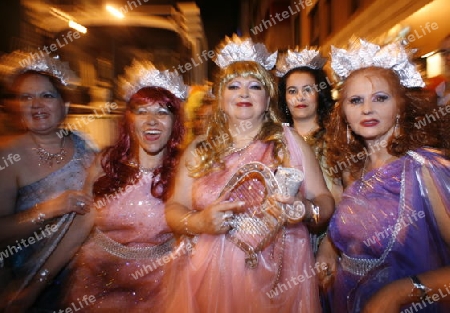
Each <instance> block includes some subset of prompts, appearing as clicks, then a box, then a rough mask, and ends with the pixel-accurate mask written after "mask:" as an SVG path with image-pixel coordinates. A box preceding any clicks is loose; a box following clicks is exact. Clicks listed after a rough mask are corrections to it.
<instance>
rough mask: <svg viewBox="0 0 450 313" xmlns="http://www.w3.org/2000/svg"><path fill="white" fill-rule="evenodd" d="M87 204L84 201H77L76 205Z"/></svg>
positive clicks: (82, 205)
mask: <svg viewBox="0 0 450 313" xmlns="http://www.w3.org/2000/svg"><path fill="white" fill-rule="evenodd" d="M85 205H86V203H84V202H83V201H77V203H76V206H81V207H84V206H85Z"/></svg>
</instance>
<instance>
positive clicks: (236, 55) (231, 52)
mask: <svg viewBox="0 0 450 313" xmlns="http://www.w3.org/2000/svg"><path fill="white" fill-rule="evenodd" d="M277 55H278V52H274V53H272V54H271V53H269V52H268V51H267V48H266V46H265V45H263V44H261V43H256V44H255V43H253V41H252V39H251V38H241V37H238V36H237V35H236V34H234V35H233V37H231V38H230V37H225V40H224V41H223V42H222V43H221V44H220V46H219V48H218V49H217V52H216V58H215V59H214V62H215V63H216V64H217V65H218V66H219V67H220V68H224V67H227V66H228V65H230V64H231V63H234V62H238V61H253V62H257V63H259V64H261V65H262V66H263V67H264V68H265V69H266V70H271V69H272V68H273V67H274V66H275V63H276V61H277Z"/></svg>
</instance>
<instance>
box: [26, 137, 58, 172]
mask: <svg viewBox="0 0 450 313" xmlns="http://www.w3.org/2000/svg"><path fill="white" fill-rule="evenodd" d="M30 135H31V134H30ZM31 139H33V142H34V143H35V144H36V146H37V148H33V150H34V151H35V152H36V154H37V155H38V157H39V163H38V165H39V166H41V165H42V164H43V163H45V164H47V166H48V167H52V166H53V162H55V163H56V164H60V163H61V162H62V161H64V159H65V158H66V155H67V151H66V149H64V143H65V141H66V136H63V137H62V139H61V145H60V150H59V152H58V153H50V152H48V151H47V150H45V149H44V148H42V146H41V145H40V144H38V143H37V141H36V139H35V138H34V136H33V135H31Z"/></svg>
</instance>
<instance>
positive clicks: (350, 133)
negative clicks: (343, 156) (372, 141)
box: [347, 124, 352, 144]
mask: <svg viewBox="0 0 450 313" xmlns="http://www.w3.org/2000/svg"><path fill="white" fill-rule="evenodd" d="M351 139H352V130H351V129H350V126H348V124H347V144H350V140H351Z"/></svg>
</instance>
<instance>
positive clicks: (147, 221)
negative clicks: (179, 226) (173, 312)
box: [49, 61, 187, 312]
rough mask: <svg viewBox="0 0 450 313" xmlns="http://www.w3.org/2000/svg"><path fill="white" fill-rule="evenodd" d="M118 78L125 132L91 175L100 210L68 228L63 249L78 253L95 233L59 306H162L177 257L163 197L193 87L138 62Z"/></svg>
mask: <svg viewBox="0 0 450 313" xmlns="http://www.w3.org/2000/svg"><path fill="white" fill-rule="evenodd" d="M120 84H121V85H122V86H123V91H124V99H125V100H126V101H127V105H126V111H125V115H124V118H123V123H122V125H121V129H120V134H119V138H118V140H117V142H116V143H115V144H114V145H113V146H111V147H109V148H106V149H105V150H104V151H102V152H101V153H100V154H99V156H98V157H97V159H96V161H95V162H94V165H93V166H92V167H91V169H90V172H89V174H88V178H87V180H86V183H85V188H84V189H85V191H86V192H88V193H90V194H92V196H93V197H94V200H95V201H94V208H93V209H92V210H91V212H90V213H89V214H86V215H85V216H82V217H81V218H83V219H84V223H83V226H82V227H81V228H80V227H79V228H78V229H70V230H69V231H68V234H67V235H68V236H71V239H72V243H71V244H68V245H66V246H65V247H64V250H63V251H64V253H72V254H73V253H74V252H75V251H76V249H78V247H79V244H80V242H82V241H83V240H84V239H85V238H86V236H87V234H89V232H90V235H89V237H88V239H87V240H86V241H85V242H84V244H83V246H82V247H81V248H80V250H79V251H78V253H77V255H76V256H75V257H74V258H73V259H72V261H71V263H70V264H69V272H68V276H67V277H68V278H67V280H66V282H65V286H64V287H63V291H64V293H65V294H64V297H63V300H62V303H61V304H60V308H61V309H65V308H67V307H70V308H72V307H73V306H74V305H75V307H77V308H82V309H83V312H91V311H92V312H97V311H99V310H105V311H108V312H124V311H125V310H126V311H127V312H141V311H143V310H147V309H148V308H155V309H156V308H157V307H158V303H159V301H158V299H160V296H159V295H160V294H161V288H160V282H161V279H162V276H163V274H164V272H165V265H166V263H168V262H167V260H171V259H172V258H173V255H172V247H173V244H174V237H173V235H172V233H171V231H170V229H169V227H168V226H167V224H166V221H165V217H164V200H165V199H166V197H167V196H168V194H169V185H170V181H171V179H172V169H173V168H174V167H175V166H176V164H177V159H178V158H177V156H178V152H179V146H180V144H181V142H182V139H183V134H184V127H183V119H182V112H181V110H182V108H181V103H182V99H184V98H185V96H186V94H187V92H186V91H187V87H186V86H185V85H184V84H183V81H182V79H181V77H180V76H178V75H177V74H174V73H171V72H168V71H159V70H157V69H156V68H155V67H154V66H153V64H151V63H149V62H142V63H141V62H136V61H135V62H134V63H133V64H132V66H131V67H129V68H127V70H126V72H125V75H124V77H122V78H121V79H120ZM57 257H58V256H57V255H56V256H55V258H57ZM53 259H54V258H53V257H51V258H50V260H49V266H50V265H51V262H52V261H53Z"/></svg>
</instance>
